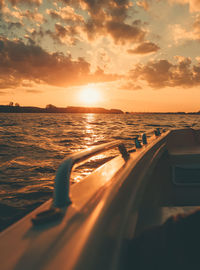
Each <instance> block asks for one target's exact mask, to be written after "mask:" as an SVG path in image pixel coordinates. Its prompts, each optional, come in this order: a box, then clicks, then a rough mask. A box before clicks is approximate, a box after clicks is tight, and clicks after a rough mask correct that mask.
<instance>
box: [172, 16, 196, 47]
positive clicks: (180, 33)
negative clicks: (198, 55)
mask: <svg viewBox="0 0 200 270" xmlns="http://www.w3.org/2000/svg"><path fill="white" fill-rule="evenodd" d="M169 29H170V31H171V33H172V36H173V39H174V41H175V43H179V42H180V41H182V40H197V41H200V16H199V15H198V16H196V18H195V20H194V22H193V24H192V25H191V29H190V30H186V29H184V28H183V27H182V25H180V24H175V25H170V26H169Z"/></svg>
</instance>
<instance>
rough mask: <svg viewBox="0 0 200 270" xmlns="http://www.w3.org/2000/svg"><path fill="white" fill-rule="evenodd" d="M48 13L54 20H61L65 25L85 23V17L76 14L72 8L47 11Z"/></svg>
mask: <svg viewBox="0 0 200 270" xmlns="http://www.w3.org/2000/svg"><path fill="white" fill-rule="evenodd" d="M46 13H47V14H48V15H50V16H51V18H52V19H55V20H57V21H58V20H60V21H62V22H65V23H74V22H75V23H76V24H77V23H82V22H84V18H83V16H81V15H80V14H78V13H76V12H75V9H74V8H73V7H71V6H66V7H63V8H58V10H55V9H47V10H46Z"/></svg>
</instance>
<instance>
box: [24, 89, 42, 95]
mask: <svg viewBox="0 0 200 270" xmlns="http://www.w3.org/2000/svg"><path fill="white" fill-rule="evenodd" d="M26 92H27V93H30V94H40V93H43V91H41V90H36V89H27V90H26Z"/></svg>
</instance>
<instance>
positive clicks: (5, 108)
mask: <svg viewBox="0 0 200 270" xmlns="http://www.w3.org/2000/svg"><path fill="white" fill-rule="evenodd" d="M0 113H102V114H124V112H123V111H122V110H118V109H110V110H108V109H104V108H95V107H74V106H69V107H66V108H60V107H55V106H53V105H47V107H46V108H39V107H32V106H23V107H21V106H9V105H0Z"/></svg>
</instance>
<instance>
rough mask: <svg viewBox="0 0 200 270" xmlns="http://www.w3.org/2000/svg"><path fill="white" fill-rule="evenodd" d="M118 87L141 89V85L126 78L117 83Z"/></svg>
mask: <svg viewBox="0 0 200 270" xmlns="http://www.w3.org/2000/svg"><path fill="white" fill-rule="evenodd" d="M118 89H121V90H141V89H142V87H141V86H140V85H138V84H136V83H135V82H133V81H132V80H128V81H125V82H124V83H122V84H121V85H119V87H118Z"/></svg>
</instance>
